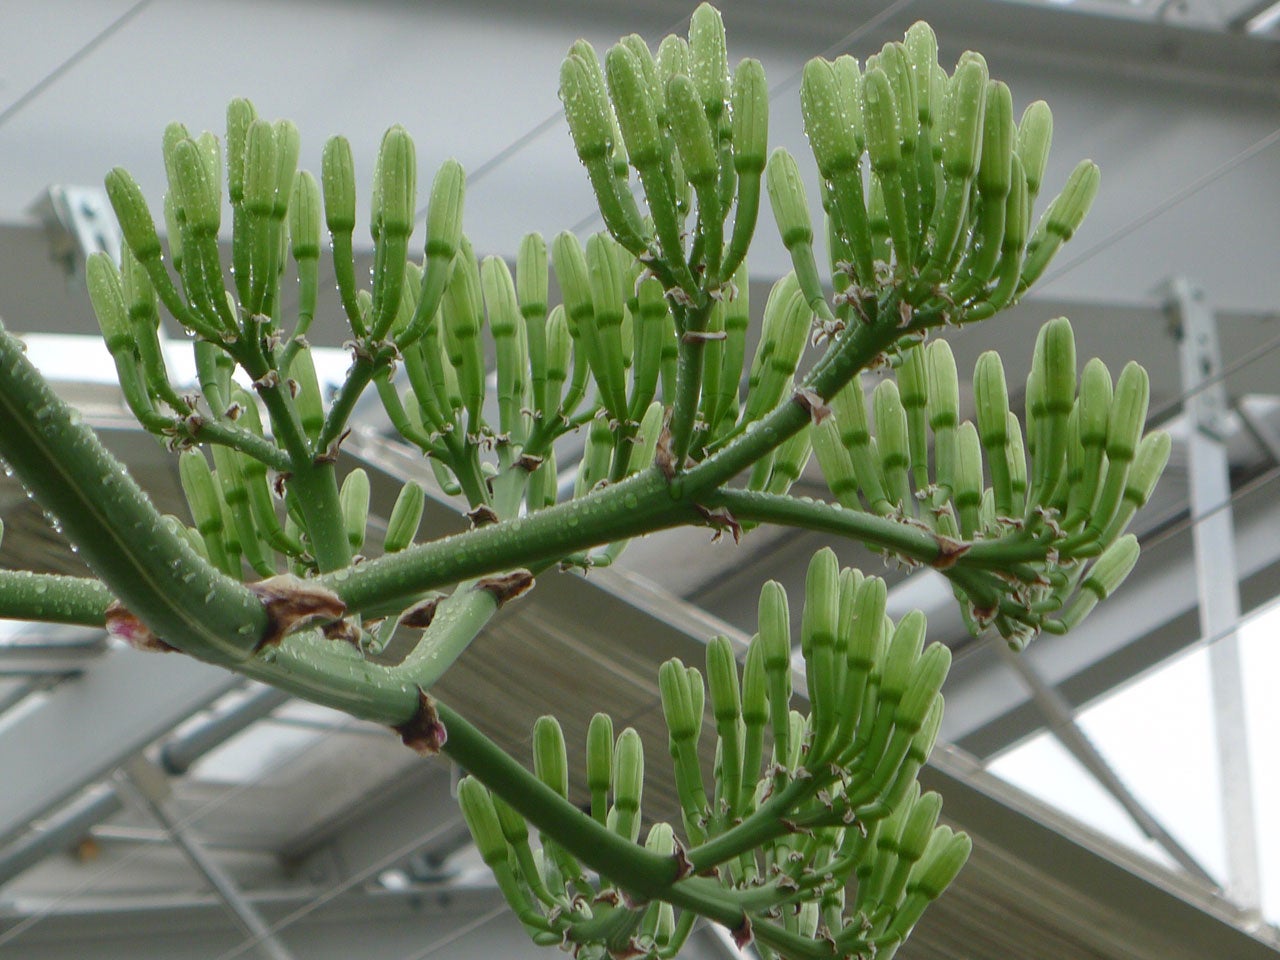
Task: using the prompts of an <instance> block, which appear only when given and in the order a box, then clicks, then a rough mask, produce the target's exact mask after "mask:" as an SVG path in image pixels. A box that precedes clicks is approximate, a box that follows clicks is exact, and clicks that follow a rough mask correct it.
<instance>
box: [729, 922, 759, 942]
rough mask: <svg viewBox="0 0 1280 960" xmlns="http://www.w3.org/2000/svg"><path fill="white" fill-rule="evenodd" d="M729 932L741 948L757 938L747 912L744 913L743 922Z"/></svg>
mask: <svg viewBox="0 0 1280 960" xmlns="http://www.w3.org/2000/svg"><path fill="white" fill-rule="evenodd" d="M729 933H730V935H731V936H732V937H733V942H734V944H735V945H736V946H737V948H738V949H739V950H741V949H742V948H743V947H745V946H746V945H747V944H749V943H750V942H751V941H752V940H754V939H755V938H756V935H755V933H754V931H752V929H751V918H750V917H749V916H747V915H746V914H745V913H744V914H743V915H742V922H741V923H740V924H738V925H737V926H736V927H734V928H733V929H732V930H730V931H729Z"/></svg>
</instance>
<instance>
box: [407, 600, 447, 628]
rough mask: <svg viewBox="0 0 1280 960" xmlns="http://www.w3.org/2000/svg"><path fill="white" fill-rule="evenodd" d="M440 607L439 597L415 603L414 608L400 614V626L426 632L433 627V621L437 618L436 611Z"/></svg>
mask: <svg viewBox="0 0 1280 960" xmlns="http://www.w3.org/2000/svg"><path fill="white" fill-rule="evenodd" d="M439 606H440V598H439V597H428V598H427V599H426V600H422V601H420V602H418V603H415V604H414V605H413V606H412V607H410V608H409V609H408V610H406V611H405V612H404V613H402V614H400V621H399V622H400V626H402V627H408V628H410V629H411V630H425V629H427V627H429V626H431V621H432V620H434V619H435V618H436V609H437V608H438V607H439Z"/></svg>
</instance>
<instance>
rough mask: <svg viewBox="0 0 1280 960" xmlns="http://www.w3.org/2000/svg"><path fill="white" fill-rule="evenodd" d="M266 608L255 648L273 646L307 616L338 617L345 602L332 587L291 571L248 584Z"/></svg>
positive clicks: (343, 611)
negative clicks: (262, 629) (261, 630)
mask: <svg viewBox="0 0 1280 960" xmlns="http://www.w3.org/2000/svg"><path fill="white" fill-rule="evenodd" d="M248 586H249V589H250V590H252V591H253V592H254V593H255V594H257V595H258V598H259V599H260V600H261V601H262V606H263V608H264V609H265V610H266V611H267V629H266V630H265V631H264V633H263V635H262V639H261V640H259V641H258V649H259V650H261V649H262V648H263V647H268V646H273V645H274V644H277V643H279V642H280V641H281V640H283V639H284V637H285V635H286V634H288V633H290V632H291V631H293V630H295V629H297V627H298V626H299V625H300V624H303V623H306V622H307V621H309V620H324V621H333V620H341V619H342V617H343V616H344V615H345V614H346V612H347V605H346V604H345V603H343V602H342V598H341V597H339V596H338V595H337V594H336V593H334V592H333V591H332V590H330V589H328V588H327V587H322V586H320V585H319V584H317V583H313V582H309V581H307V580H302V579H300V578H298V577H295V576H292V575H291V574H282V575H281V576H278V577H271V578H270V579H269V580H259V581H258V582H257V583H251V584H249V585H248Z"/></svg>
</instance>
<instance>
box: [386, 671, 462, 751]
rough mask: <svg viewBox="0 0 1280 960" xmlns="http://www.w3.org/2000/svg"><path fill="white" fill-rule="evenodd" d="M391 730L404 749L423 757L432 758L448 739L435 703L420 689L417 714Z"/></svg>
mask: <svg viewBox="0 0 1280 960" xmlns="http://www.w3.org/2000/svg"><path fill="white" fill-rule="evenodd" d="M391 729H393V730H394V731H395V732H396V733H398V734H400V739H401V740H402V741H403V742H404V745H405V746H406V747H409V748H410V749H412V750H414V751H415V752H417V753H418V754H420V755H421V756H424V757H434V756H435V755H436V754H437V753H439V752H440V748H441V747H443V746H444V744H445V741H446V740H448V739H449V734H448V731H446V730H445V728H444V724H443V723H441V722H440V716H439V714H437V713H436V705H435V701H433V700H432V699H431V698H430V697H428V696H427V692H426V691H425V690H423V689H422V688H421V687H419V688H418V712H417V713H415V714H414V715H413V718H412V719H410V720H407V721H405V722H404V723H401V724H399V725H397V726H395V727H392V728H391Z"/></svg>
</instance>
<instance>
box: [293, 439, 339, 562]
mask: <svg viewBox="0 0 1280 960" xmlns="http://www.w3.org/2000/svg"><path fill="white" fill-rule="evenodd" d="M289 489H290V491H291V492H292V493H294V494H295V495H296V496H297V498H298V505H299V506H300V507H301V508H302V515H303V517H304V518H305V519H306V521H307V537H308V539H309V542H310V544H311V553H312V556H314V557H315V560H316V565H317V566H318V567H319V568H320V570H321V571H322V572H329V571H334V570H342V569H344V568H345V567H346V566H347V565H348V564H349V563H351V542H350V541H349V540H348V539H347V528H346V526H345V525H344V524H343V522H342V503H341V500H340V499H339V496H338V479H337V471H335V470H334V466H333V464H332V463H330V462H328V461H324V462H313V461H309V462H306V463H303V464H295V465H294V469H293V474H292V475H291V476H290V477H289Z"/></svg>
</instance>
